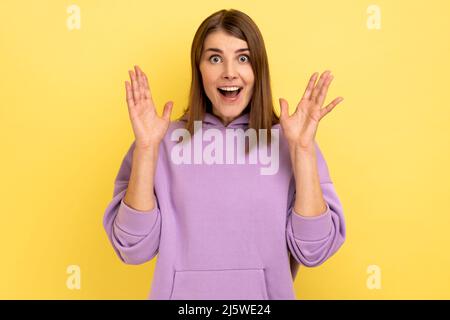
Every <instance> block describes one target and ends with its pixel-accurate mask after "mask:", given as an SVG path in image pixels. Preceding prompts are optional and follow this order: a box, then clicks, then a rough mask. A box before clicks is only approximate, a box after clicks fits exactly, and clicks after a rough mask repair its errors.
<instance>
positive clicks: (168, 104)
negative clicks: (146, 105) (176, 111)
mask: <svg viewBox="0 0 450 320" xmlns="http://www.w3.org/2000/svg"><path fill="white" fill-rule="evenodd" d="M172 107H173V101H168V102H166V104H165V105H164V110H163V116H162V117H163V118H164V119H165V120H167V121H169V120H170V115H171V114H172Z"/></svg>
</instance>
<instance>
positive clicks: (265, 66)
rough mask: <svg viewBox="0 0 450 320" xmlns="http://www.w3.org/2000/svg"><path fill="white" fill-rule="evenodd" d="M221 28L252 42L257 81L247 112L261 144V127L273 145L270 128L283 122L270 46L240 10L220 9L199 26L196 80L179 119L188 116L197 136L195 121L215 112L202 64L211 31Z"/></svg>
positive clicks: (194, 68) (195, 43)
mask: <svg viewBox="0 0 450 320" xmlns="http://www.w3.org/2000/svg"><path fill="white" fill-rule="evenodd" d="M219 30H222V31H224V32H226V33H228V34H229V35H232V36H234V37H237V38H239V39H241V40H244V41H246V42H247V44H248V48H249V50H250V61H251V66H252V69H253V73H254V78H255V83H254V89H253V95H252V98H251V100H250V102H249V105H248V106H247V107H246V108H245V109H244V111H243V112H244V113H245V112H249V126H248V127H249V128H253V129H255V130H256V132H257V134H256V136H257V139H258V140H257V141H258V143H259V134H258V133H259V129H266V130H267V140H268V141H267V143H268V144H269V145H270V142H271V131H270V129H271V128H272V126H273V125H275V124H277V123H279V120H280V119H279V117H278V115H277V114H276V113H275V110H274V107H273V102H272V90H271V86H270V73H269V63H268V59H267V53H266V48H265V45H264V40H263V37H262V35H261V32H260V31H259V29H258V26H257V25H256V24H255V22H253V20H252V19H251V18H250V17H249V16H248V15H246V14H245V13H243V12H241V11H239V10H235V9H229V10H225V9H223V10H220V11H217V12H215V13H213V14H212V15H210V16H209V17H208V18H206V19H205V20H204V21H203V22H202V23H201V25H200V27H199V28H198V29H197V32H196V33H195V36H194V39H193V41H192V46H191V68H192V80H191V88H190V93H189V101H188V105H187V107H186V109H185V110H184V112H183V115H182V116H181V117H180V118H179V119H181V118H183V117H185V116H186V119H187V122H186V126H185V128H186V129H187V130H188V131H189V132H190V134H191V136H193V135H194V121H201V120H203V119H204V115H205V112H209V113H212V106H211V101H210V100H209V98H208V97H207V95H206V93H205V90H204V87H203V82H202V76H201V73H200V68H199V65H200V59H201V56H202V52H203V45H204V42H205V39H206V37H207V36H208V34H210V33H212V32H215V31H219ZM246 151H248V150H246Z"/></svg>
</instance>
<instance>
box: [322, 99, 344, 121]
mask: <svg viewBox="0 0 450 320" xmlns="http://www.w3.org/2000/svg"><path fill="white" fill-rule="evenodd" d="M343 100H344V98H342V97H338V98H336V99H334V100H333V101H331V102H330V103H329V104H328V105H327V106H326V107H325V108H322V109H321V110H320V113H321V114H320V119H322V118H323V117H324V116H325V115H326V114H327V113H329V112H330V111H331V110H333V108H334V107H336V106H337V105H338V103H340V102H341V101H343Z"/></svg>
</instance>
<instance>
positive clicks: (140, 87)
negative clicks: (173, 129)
mask: <svg viewBox="0 0 450 320" xmlns="http://www.w3.org/2000/svg"><path fill="white" fill-rule="evenodd" d="M134 70H135V72H133V71H132V70H128V73H129V75H130V79H131V85H130V83H129V82H128V81H125V89H126V97H127V105H128V113H129V116H130V120H131V125H132V127H133V132H134V136H135V143H136V147H142V148H148V147H154V146H158V145H159V143H160V142H161V140H162V139H163V138H164V135H165V134H166V132H167V129H168V128H169V123H170V115H171V113H172V106H173V102H172V101H168V102H167V103H166V104H165V105H164V110H163V115H162V117H160V116H158V113H157V112H156V109H155V105H154V103H153V99H152V94H151V91H150V87H149V85H148V79H147V76H146V75H145V73H144V72H143V71H142V70H141V69H140V68H139V67H138V66H134Z"/></svg>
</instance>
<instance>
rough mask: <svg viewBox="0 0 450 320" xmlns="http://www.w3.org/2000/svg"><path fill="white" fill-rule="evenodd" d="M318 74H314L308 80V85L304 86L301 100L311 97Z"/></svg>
mask: <svg viewBox="0 0 450 320" xmlns="http://www.w3.org/2000/svg"><path fill="white" fill-rule="evenodd" d="M318 74H319V73H318V72H314V73H313V75H312V76H311V78H310V79H309V82H308V85H307V86H306V89H305V92H304V94H303V99H309V98H310V97H311V93H312V90H313V88H314V83H315V82H316V79H317V75H318Z"/></svg>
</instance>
